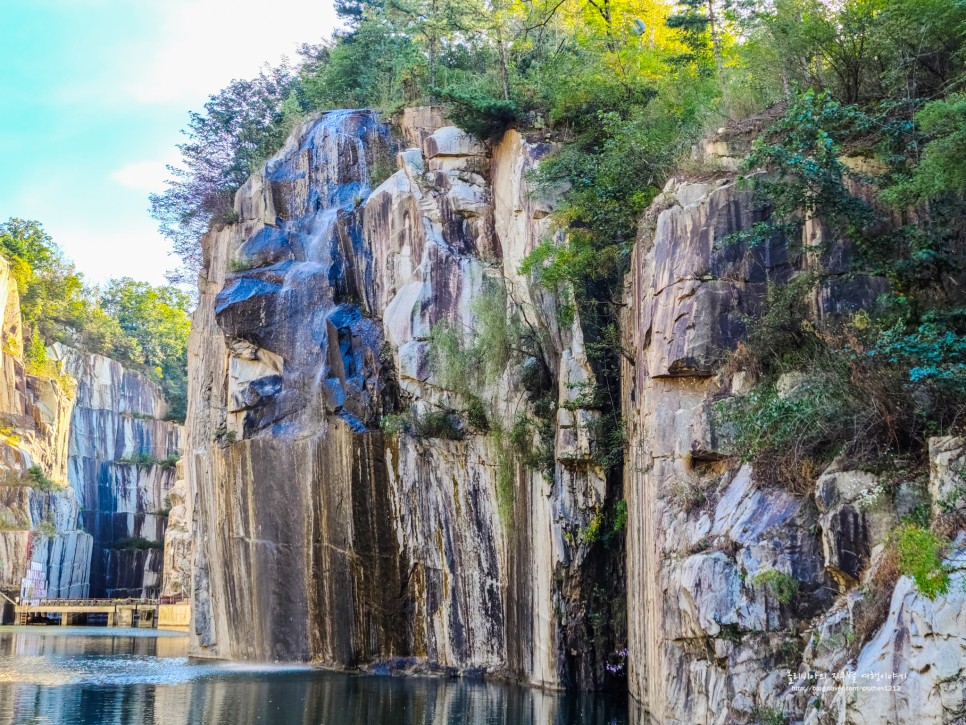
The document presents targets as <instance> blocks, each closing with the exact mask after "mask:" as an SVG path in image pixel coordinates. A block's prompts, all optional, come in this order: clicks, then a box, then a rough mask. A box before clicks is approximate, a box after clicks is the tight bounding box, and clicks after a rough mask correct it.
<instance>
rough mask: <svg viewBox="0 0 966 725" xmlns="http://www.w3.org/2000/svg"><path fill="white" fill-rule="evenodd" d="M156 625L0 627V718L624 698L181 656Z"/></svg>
mask: <svg viewBox="0 0 966 725" xmlns="http://www.w3.org/2000/svg"><path fill="white" fill-rule="evenodd" d="M186 652H187V637H185V636H183V635H178V634H172V633H166V632H158V631H156V630H143V629H142V630H137V629H99V628H89V627H80V628H78V627H53V626H51V627H0V725H8V724H11V723H17V725H20V724H21V723H24V724H25V723H51V724H56V725H93V724H94V723H96V724H97V725H102V724H103V725H107V724H114V723H116V724H117V725H131V724H132V723H146V724H147V723H153V724H155V725H183V724H184V723H204V724H205V725H215V724H224V725H247V724H249V723H265V724H266V725H267V724H269V723H271V725H284V724H286V723H298V724H299V725H309V724H312V725H319V724H320V723H325V725H337V724H341V723H351V724H353V725H355V723H359V724H360V725H361V724H366V725H370V724H371V725H383V724H385V725H388V724H390V723H391V724H392V725H417V724H418V725H451V724H452V725H476V724H477V723H481V724H482V723H486V724H487V725H489V724H493V725H496V724H498V723H500V724H502V723H521V724H522V725H528V724H531V723H532V724H533V725H544V724H545V723H553V724H555V725H563V724H564V723H588V724H589V725H622V724H623V723H626V722H627V715H626V711H625V708H624V706H623V703H618V702H615V700H614V698H608V697H605V696H581V697H577V696H566V697H565V696H561V695H557V694H554V693H548V692H543V691H540V690H534V689H528V688H523V687H512V686H506V685H499V684H490V683H482V682H473V681H466V680H450V679H441V678H429V677H381V676H376V675H355V674H343V673H334V672H327V671H323V670H318V669H315V668H312V667H308V666H297V665H296V666H285V665H251V664H238V663H223V662H212V661H209V660H197V659H191V658H189V657H187V656H186Z"/></svg>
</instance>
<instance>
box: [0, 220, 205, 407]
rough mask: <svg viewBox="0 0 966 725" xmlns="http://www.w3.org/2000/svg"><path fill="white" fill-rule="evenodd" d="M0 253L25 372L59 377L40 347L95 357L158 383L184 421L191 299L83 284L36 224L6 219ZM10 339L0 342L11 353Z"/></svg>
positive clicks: (132, 285) (134, 285)
mask: <svg viewBox="0 0 966 725" xmlns="http://www.w3.org/2000/svg"><path fill="white" fill-rule="evenodd" d="M0 254H3V256H4V258H5V259H6V260H7V262H8V263H9V265H10V269H11V276H12V277H13V279H14V280H15V282H16V285H17V291H18V292H19V293H20V301H21V302H20V304H21V312H22V315H23V321H24V325H25V330H24V351H23V355H24V362H25V364H26V367H27V370H28V372H30V373H32V374H35V375H42V376H46V377H59V376H60V371H59V370H58V368H57V366H56V365H54V364H53V362H52V361H51V360H49V359H48V356H47V350H46V346H47V345H49V344H50V343H52V342H62V343H65V344H67V345H71V346H73V347H76V348H78V349H80V350H83V351H85V352H94V353H98V354H101V355H105V356H107V357H110V358H113V359H115V360H118V361H119V362H121V363H123V364H125V365H127V366H129V367H131V368H133V369H135V370H138V371H140V372H143V373H144V374H146V375H147V376H148V377H149V378H151V379H152V380H154V381H155V382H157V383H159V384H160V385H161V387H162V390H163V391H164V394H165V396H166V398H167V400H168V402H169V404H170V406H171V411H170V415H171V416H172V417H174V418H178V419H183V417H184V413H185V407H186V402H187V401H186V385H187V347H188V329H189V325H190V320H189V319H188V308H189V305H190V299H189V297H188V296H187V295H186V294H185V293H184V292H182V291H180V290H178V289H176V288H174V287H157V288H155V287H151V285H148V284H146V283H144V282H136V281H134V280H132V279H127V278H125V279H118V280H112V281H111V282H109V283H108V284H107V285H106V286H105V287H104V289H97V288H92V287H88V286H85V285H84V281H83V278H82V277H81V275H80V274H79V273H78V272H77V270H76V269H75V268H74V266H73V264H71V263H70V262H68V261H67V260H66V259H65V258H64V256H63V253H62V252H61V250H60V248H59V247H58V246H57V244H56V243H55V242H54V241H53V240H52V239H51V238H50V236H49V235H48V234H47V233H46V232H45V231H44V229H43V227H42V226H41V225H40V224H38V223H37V222H33V221H25V220H22V219H10V220H9V221H7V222H6V223H4V224H2V225H0ZM10 344H11V343H10V341H4V345H5V349H8V351H12V350H10Z"/></svg>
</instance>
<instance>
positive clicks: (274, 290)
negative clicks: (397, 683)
mask: <svg viewBox="0 0 966 725" xmlns="http://www.w3.org/2000/svg"><path fill="white" fill-rule="evenodd" d="M552 150H553V146H552V145H551V144H550V143H548V142H547V141H546V140H544V139H541V138H540V137H538V136H529V137H528V136H524V135H521V134H520V133H518V132H516V131H512V130H511V131H509V132H507V133H506V134H505V135H504V136H503V137H502V139H500V140H499V141H496V142H494V143H492V144H487V145H484V144H482V143H480V142H478V141H477V140H475V139H474V138H472V137H470V136H468V135H467V134H465V133H464V132H462V131H460V130H459V129H458V128H456V127H453V126H449V125H447V123H446V121H445V119H443V118H442V117H441V116H440V114H439V113H438V112H437V111H435V110H434V109H425V108H424V109H408V110H407V111H405V112H404V113H403V114H402V115H401V117H399V118H397V119H396V120H395V124H394V126H390V125H387V124H384V123H383V121H382V120H381V119H380V118H378V117H377V116H376V115H375V114H373V113H371V112H368V111H336V112H331V113H328V114H324V115H322V116H321V117H317V118H314V119H312V120H310V121H308V122H306V123H305V124H304V125H303V126H301V127H300V128H298V129H296V131H295V132H293V134H292V136H291V137H290V139H289V141H288V143H287V144H286V146H285V147H284V148H283V149H282V150H281V151H280V152H279V153H278V154H276V155H275V156H274V157H273V158H272V159H270V160H269V161H268V162H267V163H266V164H265V166H264V167H263V168H262V169H260V170H259V171H258V172H256V173H255V174H254V175H253V176H252V177H251V178H250V179H249V181H248V182H247V183H246V184H245V185H244V186H243V187H242V188H241V189H240V191H239V192H238V194H237V196H236V199H235V212H236V213H237V217H238V220H237V221H236V222H234V223H230V224H225V225H222V226H219V227H217V228H215V229H214V230H213V231H211V232H210V233H209V234H208V235H207V236H206V237H205V238H204V239H203V248H204V255H205V264H204V270H203V272H202V276H201V280H200V301H199V307H198V309H197V311H196V313H195V316H194V319H193V324H192V338H191V345H190V353H189V388H190V389H189V413H188V422H187V433H186V436H187V443H186V454H185V479H186V491H185V494H184V496H183V499H182V498H181V494H180V493H179V494H178V497H177V501H178V509H179V510H178V529H177V532H178V533H177V541H178V542H179V543H178V546H180V547H183V550H188V549H190V548H191V547H190V546H189V545H188V543H187V542H188V541H189V540H191V541H192V542H193V556H194V566H193V568H192V573H193V577H194V581H193V583H192V589H193V601H194V625H193V631H192V643H193V645H192V646H193V651H194V652H195V653H196V654H199V655H205V656H213V657H224V658H239V659H280V660H313V661H316V662H320V663H322V664H325V665H329V666H336V667H359V666H361V667H371V668H375V669H378V670H395V669H401V670H413V669H428V670H436V671H448V672H461V673H485V674H487V675H492V676H497V677H504V678H509V679H511V680H515V681H519V682H524V683H529V684H534V685H541V686H547V687H575V688H601V687H608V686H615V687H617V688H621V687H623V685H624V682H625V680H624V677H625V667H626V684H627V687H628V689H629V691H630V694H631V695H632V697H633V699H634V702H635V703H637V704H636V706H635V708H636V709H635V714H636V716H638V717H639V719H640V721H642V722H647V721H653V722H661V723H665V722H667V723H729V722H739V723H742V722H757V721H762V720H764V719H766V718H768V717H772V716H774V717H778V716H782V717H789V718H792V719H795V720H799V721H802V720H804V721H806V722H815V723H819V722H821V723H826V722H828V723H832V722H837V723H860V722H867V721H870V720H867V719H863V718H867V717H873V716H871V715H869V713H874V717H873V719H874V721H876V722H905V721H908V719H909V718H912V717H914V716H915V715H914V714H915V713H927V714H928V717H929V718H931V719H930V720H929V721H930V722H943V723H953V722H958V721H960V720H961V718H962V717H963V716H964V714H966V710H964V707H966V705H964V703H966V692H964V685H963V682H964V681H966V678H964V677H963V665H962V662H963V661H966V658H964V654H966V641H964V636H963V631H964V626H963V621H962V607H961V603H962V597H963V594H962V580H963V576H964V575H963V566H962V557H963V550H964V546H966V537H964V536H962V535H960V536H959V538H956V537H955V536H954V537H953V538H954V539H955V542H954V545H953V547H952V551H951V553H950V554H949V555H948V559H947V562H946V566H947V568H948V571H949V572H950V582H951V584H950V587H949V589H948V591H947V592H946V593H945V594H942V595H940V596H939V597H937V598H936V599H934V600H932V599H928V598H927V597H925V596H924V595H923V594H921V593H919V592H918V591H917V590H916V588H915V587H914V586H913V585H912V583H911V580H910V579H909V578H907V577H898V576H895V575H893V576H892V578H889V576H887V574H886V573H884V572H885V570H886V569H887V568H888V566H887V564H886V563H885V561H886V557H884V556H883V552H884V551H885V549H886V548H887V545H888V542H889V536H890V532H891V531H892V530H893V529H894V528H895V526H896V525H897V523H898V521H899V520H900V518H901V517H903V516H906V515H908V514H909V513H910V511H912V510H914V509H915V508H916V507H917V506H920V505H921V504H922V502H923V501H928V496H927V493H928V492H931V495H932V500H933V502H934V503H933V506H934V507H940V508H942V511H943V512H945V513H948V511H947V510H946V508H943V507H944V506H945V507H948V506H949V505H955V501H956V500H957V499H956V497H955V493H954V492H955V491H956V490H958V488H957V487H958V486H960V485H961V482H959V479H957V478H956V476H959V475H960V474H959V473H957V471H960V470H961V466H960V463H961V461H962V458H963V455H964V441H963V440H962V439H960V438H956V437H945V438H934V439H932V440H930V441H929V459H930V472H929V474H928V476H926V477H925V478H923V477H921V476H920V477H916V478H913V479H910V480H908V481H903V482H901V484H900V485H898V486H897V487H896V488H895V489H891V488H890V490H889V491H888V492H886V493H885V494H883V495H878V494H876V495H875V496H872V495H870V493H869V492H870V490H871V489H873V488H875V479H874V477H873V478H872V479H870V474H869V473H868V472H867V471H864V470H859V469H857V468H856V469H853V468H849V467H848V466H847V465H845V464H841V463H839V462H836V463H835V464H833V465H832V466H830V467H829V468H828V469H827V470H824V471H821V470H820V471H817V472H816V475H815V476H814V478H813V481H812V484H811V487H810V488H809V489H808V490H805V491H794V492H793V491H790V490H788V489H787V488H785V487H783V486H781V485H777V484H776V482H775V481H772V480H768V478H767V476H766V475H765V474H763V473H761V472H759V471H756V470H755V469H754V467H753V466H751V465H749V464H746V463H744V464H743V463H742V462H741V457H740V455H738V454H739V452H738V451H735V450H734V446H733V441H731V439H730V437H729V430H727V429H726V428H722V427H721V426H720V425H719V424H718V423H716V417H715V415H714V410H715V406H716V404H718V403H720V402H721V401H723V400H725V401H726V400H728V399H732V398H739V397H740V396H742V395H746V394H747V393H748V391H749V389H750V388H751V386H752V385H753V384H754V382H755V380H754V371H753V370H744V369H740V366H738V367H736V366H735V365H734V364H727V363H729V361H731V360H732V356H731V352H732V351H733V350H735V349H736V348H738V347H739V345H740V344H741V342H742V340H743V339H744V338H745V337H746V336H747V334H748V330H747V325H748V320H749V319H753V318H754V317H755V315H757V314H758V313H760V312H761V310H762V308H763V304H764V301H765V297H766V294H767V290H768V286H769V284H772V285H775V284H783V283H786V282H789V281H791V280H792V279H794V278H796V277H799V276H800V275H801V274H802V273H803V272H806V271H807V270H808V268H809V266H810V265H812V266H814V265H821V266H822V268H823V270H824V271H825V273H826V274H825V278H824V279H825V282H824V283H823V284H822V285H819V286H818V287H816V288H815V289H814V290H813V294H812V299H811V302H810V303H809V304H810V312H809V324H812V325H815V326H819V327H820V326H821V325H823V324H825V322H827V321H829V320H834V319H836V318H837V317H838V318H841V317H842V316H845V315H849V314H854V313H856V312H859V311H861V310H862V309H865V308H866V307H868V306H870V305H872V304H874V302H875V299H876V297H877V296H878V295H879V294H881V292H882V291H883V290H884V289H885V288H886V285H887V283H886V281H885V280H884V279H882V278H880V277H876V276H874V275H861V274H853V273H852V271H851V269H850V267H849V264H848V261H849V258H850V254H851V253H852V252H851V250H850V249H849V248H848V245H847V244H846V243H845V242H844V241H843V240H840V239H839V238H838V237H837V236H836V230H830V229H827V228H825V227H824V226H823V225H821V224H820V223H818V222H817V221H815V220H808V221H807V222H806V223H805V224H804V231H803V235H804V236H803V239H802V240H800V242H799V240H795V244H794V245H793V244H792V243H791V242H790V241H789V240H786V239H784V238H781V237H775V238H772V239H771V240H769V241H768V243H766V244H751V243H744V242H741V243H735V242H734V241H733V240H734V239H735V238H736V233H739V232H742V231H744V230H748V229H750V228H752V227H753V225H754V224H755V223H756V222H758V221H761V220H762V219H763V218H765V217H766V215H767V213H768V209H767V208H765V207H763V206H762V205H761V204H760V203H757V202H756V201H755V198H754V183H755V182H754V178H752V180H751V182H750V183H749V182H748V181H745V182H739V180H738V178H737V173H736V172H735V169H736V168H737V163H738V160H739V157H740V156H741V155H742V153H744V152H745V151H746V150H747V146H745V147H740V144H739V145H738V146H735V145H734V144H731V145H729V143H728V142H726V141H722V140H720V139H719V140H717V141H714V142H709V143H708V144H706V145H705V146H704V148H703V150H702V154H701V155H703V157H704V158H703V160H702V163H704V164H705V165H706V167H707V168H706V169H705V171H704V173H703V180H698V181H695V180H688V179H686V178H681V179H676V180H672V181H671V182H669V183H668V185H667V187H666V188H665V190H664V193H663V194H661V195H660V196H659V197H658V198H657V199H656V200H655V202H654V203H653V205H652V206H651V208H650V210H649V211H648V212H647V214H646V215H645V217H644V219H643V220H642V223H641V231H640V235H639V239H638V241H637V244H636V246H635V249H634V253H633V258H632V262H631V272H630V274H629V276H628V279H627V284H626V288H625V295H624V301H623V302H624V305H623V310H624V312H623V322H622V333H621V338H622V339H621V347H622V348H623V353H624V354H623V358H624V362H623V369H622V373H621V379H622V386H623V402H622V409H623V418H624V421H625V425H626V448H625V453H624V460H623V465H622V466H621V465H618V466H616V467H614V466H608V465H605V464H604V463H603V462H602V460H601V451H602V448H603V446H604V443H605V442H604V441H602V440H600V438H599V435H600V431H601V427H600V425H599V420H600V418H601V416H602V415H603V414H604V413H606V411H605V410H602V409H601V406H600V404H599V401H594V399H593V396H590V395H588V391H589V390H593V389H594V388H595V385H596V383H598V382H599V381H598V380H597V376H598V375H599V371H598V370H595V367H594V365H593V364H592V362H591V360H590V358H589V356H588V353H587V346H588V342H587V340H588V339H589V338H590V337H591V336H592V335H593V334H594V331H593V330H592V329H591V328H590V327H589V326H588V325H587V324H586V323H585V322H584V321H582V320H581V319H580V316H579V315H577V314H574V312H573V310H572V309H565V308H564V306H563V305H561V302H560V300H559V299H557V297H556V296H555V295H552V294H549V293H548V292H547V291H546V290H545V289H543V288H542V287H540V286H538V285H536V284H535V283H534V282H533V280H532V279H531V278H530V277H528V276H526V275H523V274H522V273H521V272H520V268H521V264H522V262H523V260H524V258H525V257H526V256H527V255H528V254H529V253H530V252H531V251H532V250H533V249H534V247H535V246H536V245H537V244H538V243H539V242H540V241H541V240H543V239H546V238H552V237H554V235H557V234H559V233H560V232H559V231H557V230H556V229H555V228H554V227H552V226H551V222H550V218H549V214H550V212H551V211H552V210H553V205H554V200H553V198H548V197H547V196H546V194H545V192H544V193H538V191H537V190H536V189H535V188H534V187H533V185H532V183H531V180H530V177H529V176H528V171H529V170H531V169H533V168H534V167H535V166H536V165H538V164H539V163H540V159H541V158H543V157H544V156H545V155H546V154H548V153H549V152H551V151H552ZM709 169H710V172H709V171H708V170H709ZM383 176H385V177H386V178H384V179H383V178H381V177H383ZM738 238H740V235H739V237H738ZM729 240H732V241H729ZM818 241H823V245H819V244H817V242H818ZM799 243H801V244H804V246H805V247H807V248H817V247H819V246H824V248H826V249H827V250H831V251H829V252H828V253H827V254H826V255H825V256H824V257H815V256H814V255H804V256H803V255H798V254H793V253H792V251H791V247H792V246H796V247H798V245H799ZM803 384H807V381H804V382H803V381H802V380H799V379H796V378H794V376H790V377H788V378H786V379H784V380H782V381H780V386H779V387H780V388H781V391H782V392H781V394H782V395H795V391H796V389H800V388H801V386H802V385H803ZM521 421H522V422H521ZM957 462H960V463H957ZM957 466H960V467H957ZM621 477H623V479H622V480H621ZM880 493H881V492H880ZM622 500H623V501H624V502H625V503H621V501H622ZM950 500H951V501H953V504H950V503H949V501H950ZM182 501H183V504H182V503H181V502H182ZM624 506H626V509H624V508H623V507H624ZM936 510H937V511H938V510H939V508H937V509H936ZM621 511H626V529H624V519H623V517H622V515H621V514H620V513H619V512H621ZM189 532H190V533H189ZM625 533H626V542H625ZM954 533H955V532H954ZM625 546H626V551H625ZM186 574H187V572H186V571H185V568H184V567H182V569H181V571H180V573H179V574H178V577H179V581H181V582H183V581H184V580H185V578H186ZM883 582H885V583H883ZM780 584H787V585H788V587H793V589H794V596H792V597H789V596H787V591H786V590H782V589H781V587H780V586H779V585H780ZM625 643H626V649H625ZM625 658H626V662H625ZM843 668H851V670H852V671H854V672H856V673H857V675H856V676H861V675H862V674H863V673H865V674H867V675H868V676H869V677H872V676H874V675H875V674H876V673H880V674H882V675H883V676H884V675H887V674H892V675H898V676H901V677H902V678H903V683H904V684H903V688H902V689H901V691H900V693H899V694H894V695H889V696H882V695H881V694H879V695H876V693H874V692H871V691H854V692H844V691H843V692H839V693H838V694H834V695H833V694H829V695H823V696H816V695H815V691H814V690H807V689H804V688H801V687H796V685H800V684H801V681H809V680H808V678H809V677H810V675H809V673H815V672H836V671H839V672H840V671H842V670H843ZM798 678H802V679H801V680H799V679H798ZM809 682H811V681H809ZM812 684H814V683H812Z"/></svg>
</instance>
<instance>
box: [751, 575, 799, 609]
mask: <svg viewBox="0 0 966 725" xmlns="http://www.w3.org/2000/svg"><path fill="white" fill-rule="evenodd" d="M751 585H752V586H755V587H758V586H760V587H764V589H765V591H766V592H768V594H769V595H770V596H773V597H774V598H775V599H777V600H778V601H779V602H780V603H782V604H790V603H791V601H792V600H793V599H794V598H795V596H796V595H797V594H798V586H799V585H798V580H797V579H796V578H795V577H793V576H791V575H790V574H786V573H785V572H781V571H778V570H777V569H765V570H764V571H760V572H758V573H757V574H755V575H754V576H753V577H751Z"/></svg>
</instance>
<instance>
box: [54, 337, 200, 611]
mask: <svg viewBox="0 0 966 725" xmlns="http://www.w3.org/2000/svg"><path fill="white" fill-rule="evenodd" d="M51 356H52V357H53V358H54V359H56V360H58V361H60V362H61V363H62V365H63V368H64V371H65V372H66V373H67V374H69V375H70V376H72V377H73V378H74V380H75V381H76V400H75V404H74V410H73V414H72V416H71V421H70V441H69V447H68V451H69V453H68V471H67V478H68V480H69V481H70V484H71V486H72V487H73V489H74V491H75V492H76V495H77V498H78V500H79V502H80V504H81V505H82V506H83V507H84V508H83V512H82V514H81V517H80V518H81V522H82V524H83V526H84V529H85V530H86V531H88V532H90V534H91V535H92V536H93V556H92V559H91V573H90V596H94V597H115V598H125V597H134V598H142V597H149V598H153V597H157V596H158V594H159V593H160V590H161V576H162V568H163V567H162V564H163V555H162V551H161V548H162V546H163V542H164V531H165V525H166V523H167V515H168V510H169V509H170V508H171V506H170V502H169V501H167V500H166V499H167V497H168V491H169V490H170V489H171V487H172V486H173V485H174V482H175V466H174V464H175V462H176V460H177V458H178V456H179V453H180V450H181V426H179V425H177V424H176V423H171V422H168V421H165V420H163V418H164V416H165V414H166V413H167V404H166V403H165V401H164V397H163V396H162V394H161V389H160V388H159V387H158V386H157V385H155V384H154V383H152V382H150V381H149V380H148V379H147V378H145V377H144V376H143V375H140V374H139V373H135V372H132V371H130V370H127V369H125V368H124V367H123V366H122V365H121V364H120V363H118V362H117V361H115V360H111V359H109V358H106V357H103V356H101V355H93V354H85V353H80V352H78V351H76V350H73V349H72V348H68V347H65V346H63V345H60V344H55V345H54V346H53V348H52V350H51Z"/></svg>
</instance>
